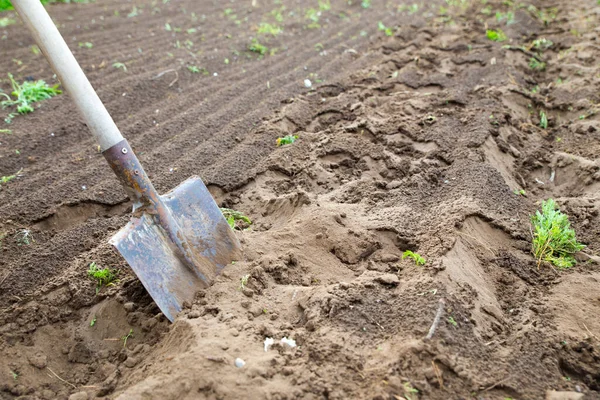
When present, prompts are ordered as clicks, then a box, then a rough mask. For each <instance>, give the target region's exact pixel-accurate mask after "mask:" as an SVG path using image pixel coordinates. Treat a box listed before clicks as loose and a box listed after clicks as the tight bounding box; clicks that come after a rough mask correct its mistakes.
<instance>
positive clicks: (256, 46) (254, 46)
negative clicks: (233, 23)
mask: <svg viewBox="0 0 600 400" xmlns="http://www.w3.org/2000/svg"><path fill="white" fill-rule="evenodd" d="M248 50H250V51H252V52H254V53H258V54H260V55H261V56H264V55H265V54H267V52H268V51H269V48H268V47H267V46H265V45H263V44H260V42H259V41H258V39H257V38H254V39H252V41H251V42H250V45H248Z"/></svg>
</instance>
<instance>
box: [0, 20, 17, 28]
mask: <svg viewBox="0 0 600 400" xmlns="http://www.w3.org/2000/svg"><path fill="white" fill-rule="evenodd" d="M16 23H17V21H16V20H15V19H13V18H8V17H2V18H0V28H6V27H7V26H9V25H12V24H16Z"/></svg>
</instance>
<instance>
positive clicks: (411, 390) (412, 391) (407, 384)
mask: <svg viewBox="0 0 600 400" xmlns="http://www.w3.org/2000/svg"><path fill="white" fill-rule="evenodd" d="M403 387H404V398H405V399H407V400H412V398H411V397H410V396H411V395H413V394H417V393H419V391H418V390H417V389H415V388H414V387H412V385H411V383H410V382H404V384H403Z"/></svg>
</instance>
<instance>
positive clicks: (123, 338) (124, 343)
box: [121, 328, 133, 348]
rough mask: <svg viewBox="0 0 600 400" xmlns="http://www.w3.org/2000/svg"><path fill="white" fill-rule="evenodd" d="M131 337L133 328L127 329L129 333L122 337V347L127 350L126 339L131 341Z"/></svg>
mask: <svg viewBox="0 0 600 400" xmlns="http://www.w3.org/2000/svg"><path fill="white" fill-rule="evenodd" d="M132 337H133V328H131V329H129V333H127V335H124V336H123V337H122V338H121V340H122V341H123V347H124V348H127V339H131V338H132Z"/></svg>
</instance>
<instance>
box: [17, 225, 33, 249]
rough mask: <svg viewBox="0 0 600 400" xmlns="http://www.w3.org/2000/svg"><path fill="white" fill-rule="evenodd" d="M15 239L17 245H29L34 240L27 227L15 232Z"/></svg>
mask: <svg viewBox="0 0 600 400" xmlns="http://www.w3.org/2000/svg"><path fill="white" fill-rule="evenodd" d="M15 240H16V241H17V246H29V245H30V244H31V243H33V242H35V240H33V235H32V234H31V231H30V230H29V229H21V230H20V231H19V232H17V234H16V235H15Z"/></svg>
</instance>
